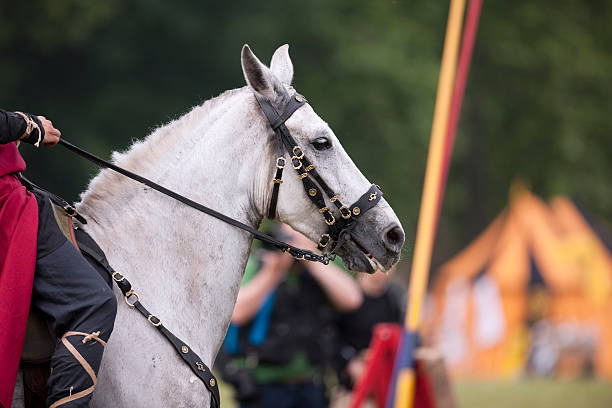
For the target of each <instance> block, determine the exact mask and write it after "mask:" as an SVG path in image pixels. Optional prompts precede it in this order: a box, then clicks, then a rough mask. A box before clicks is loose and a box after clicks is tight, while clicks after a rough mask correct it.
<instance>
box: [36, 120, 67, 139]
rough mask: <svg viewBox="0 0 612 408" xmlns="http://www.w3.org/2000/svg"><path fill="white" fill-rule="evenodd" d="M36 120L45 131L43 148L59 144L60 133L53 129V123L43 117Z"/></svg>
mask: <svg viewBox="0 0 612 408" xmlns="http://www.w3.org/2000/svg"><path fill="white" fill-rule="evenodd" d="M38 119H39V120H40V123H42V125H43V128H44V129H45V138H44V139H43V141H42V142H43V144H44V145H45V146H55V145H56V144H57V143H58V142H59V140H60V136H61V135H62V132H60V131H59V129H56V128H55V127H53V123H52V122H51V121H50V120H49V119H47V118H45V117H44V116H39V117H38Z"/></svg>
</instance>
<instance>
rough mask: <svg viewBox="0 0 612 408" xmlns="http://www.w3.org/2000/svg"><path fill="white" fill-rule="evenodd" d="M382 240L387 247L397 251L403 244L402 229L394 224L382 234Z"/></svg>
mask: <svg viewBox="0 0 612 408" xmlns="http://www.w3.org/2000/svg"><path fill="white" fill-rule="evenodd" d="M384 242H385V245H386V247H387V248H388V249H390V250H394V251H399V250H400V248H401V247H402V245H403V244H404V231H403V230H402V228H401V227H399V226H398V225H394V226H393V227H391V228H390V229H389V230H387V233H386V234H385V236H384Z"/></svg>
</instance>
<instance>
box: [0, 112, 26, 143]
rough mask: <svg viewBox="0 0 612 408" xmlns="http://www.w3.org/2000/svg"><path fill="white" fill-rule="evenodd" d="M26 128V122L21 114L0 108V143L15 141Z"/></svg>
mask: <svg viewBox="0 0 612 408" xmlns="http://www.w3.org/2000/svg"><path fill="white" fill-rule="evenodd" d="M25 130H26V122H25V120H23V117H22V116H21V115H19V114H17V113H14V112H8V111H5V110H2V109H0V144H6V143H10V142H14V141H15V140H17V139H19V137H21V135H23V132H25Z"/></svg>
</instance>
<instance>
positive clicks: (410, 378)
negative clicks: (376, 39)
mask: <svg viewBox="0 0 612 408" xmlns="http://www.w3.org/2000/svg"><path fill="white" fill-rule="evenodd" d="M464 10H465V0H451V4H450V9H449V13H448V23H447V26H446V36H445V39H444V51H443V52H442V64H441V67H440V76H439V79H438V92H437V96H436V105H435V109H434V118H433V125H432V127H431V137H430V144H429V153H428V157H427V168H426V170H425V183H424V185H423V195H422V197H421V209H420V212H419V222H418V226H417V237H416V242H415V248H414V258H413V260H412V272H411V276H410V289H409V291H408V309H407V313H406V321H405V326H406V330H407V332H408V333H414V332H416V331H417V329H418V327H419V324H420V317H421V307H422V305H423V298H424V297H425V290H426V288H427V279H428V276H429V267H430V263H431V253H432V250H433V243H434V238H435V232H436V231H435V230H436V227H437V222H436V215H437V209H438V202H439V200H440V182H441V180H440V179H441V177H442V160H443V156H444V140H445V135H446V128H447V125H448V113H449V110H450V103H451V98H452V93H453V85H454V81H455V71H456V66H457V55H458V51H459V40H460V37H461V26H462V24H463V13H464ZM411 352H412V351H411ZM414 391H415V376H414V370H413V369H412V368H411V367H408V368H405V369H403V370H401V371H400V372H399V373H398V378H397V386H396V393H395V401H394V402H395V404H394V407H395V408H411V407H412V406H413V402H414Z"/></svg>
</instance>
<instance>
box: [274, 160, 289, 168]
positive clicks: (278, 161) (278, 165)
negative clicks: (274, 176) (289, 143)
mask: <svg viewBox="0 0 612 408" xmlns="http://www.w3.org/2000/svg"><path fill="white" fill-rule="evenodd" d="M281 160H282V162H283V164H280V161H281ZM285 164H287V160H285V158H284V157H277V158H276V167H277V168H279V169H284V168H285Z"/></svg>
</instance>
